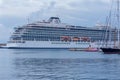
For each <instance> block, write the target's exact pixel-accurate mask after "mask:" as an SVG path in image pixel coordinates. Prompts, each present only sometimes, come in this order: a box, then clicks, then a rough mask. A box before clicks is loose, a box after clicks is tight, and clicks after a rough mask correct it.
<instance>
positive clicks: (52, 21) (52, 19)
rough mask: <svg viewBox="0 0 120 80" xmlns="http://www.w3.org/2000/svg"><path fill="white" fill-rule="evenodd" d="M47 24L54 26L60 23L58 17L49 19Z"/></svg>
mask: <svg viewBox="0 0 120 80" xmlns="http://www.w3.org/2000/svg"><path fill="white" fill-rule="evenodd" d="M48 22H50V23H54V24H59V23H61V21H60V19H59V17H50V18H49V20H48Z"/></svg>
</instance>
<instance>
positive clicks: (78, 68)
mask: <svg viewBox="0 0 120 80" xmlns="http://www.w3.org/2000/svg"><path fill="white" fill-rule="evenodd" d="M0 80H120V55H117V54H116V55H106V54H102V53H98V52H94V53H91V52H80V51H68V50H48V49H47V50H45V49H44V50H38V49H33V50H32V49H27V50H22V49H21V50H9V49H0Z"/></svg>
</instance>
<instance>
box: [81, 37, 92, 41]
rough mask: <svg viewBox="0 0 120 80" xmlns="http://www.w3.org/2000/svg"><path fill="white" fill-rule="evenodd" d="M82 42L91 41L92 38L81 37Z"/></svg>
mask: <svg viewBox="0 0 120 80" xmlns="http://www.w3.org/2000/svg"><path fill="white" fill-rule="evenodd" d="M80 40H81V41H90V38H89V37H81V38H80Z"/></svg>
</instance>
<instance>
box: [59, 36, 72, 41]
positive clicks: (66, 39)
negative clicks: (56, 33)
mask: <svg viewBox="0 0 120 80" xmlns="http://www.w3.org/2000/svg"><path fill="white" fill-rule="evenodd" d="M61 40H62V41H70V40H71V37H69V36H61Z"/></svg>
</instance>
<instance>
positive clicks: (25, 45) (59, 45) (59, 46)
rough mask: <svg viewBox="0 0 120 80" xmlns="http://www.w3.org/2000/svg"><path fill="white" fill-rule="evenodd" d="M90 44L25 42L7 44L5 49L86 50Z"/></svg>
mask: <svg viewBox="0 0 120 80" xmlns="http://www.w3.org/2000/svg"><path fill="white" fill-rule="evenodd" d="M90 44H91V43H90V42H62V41H26V42H25V43H8V44H7V45H6V48H22V49H26V48H34V49H38V48H50V49H51V48H53V49H54V48H57V49H64V48H88V47H89V45H90Z"/></svg>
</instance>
